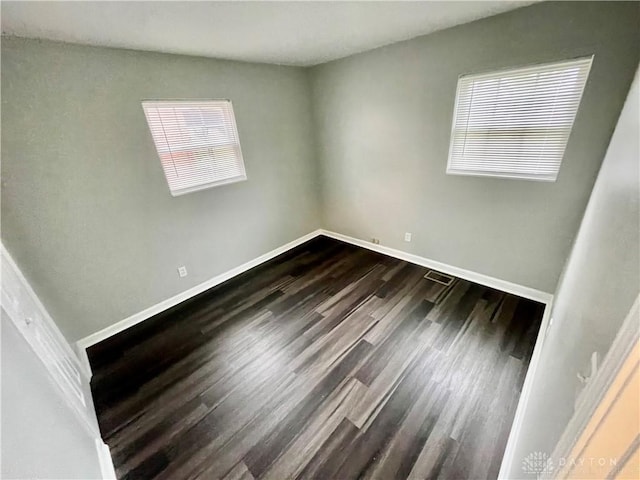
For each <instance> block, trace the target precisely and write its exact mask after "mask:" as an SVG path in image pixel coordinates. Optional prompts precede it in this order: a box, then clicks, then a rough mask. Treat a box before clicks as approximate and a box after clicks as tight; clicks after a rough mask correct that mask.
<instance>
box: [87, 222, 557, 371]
mask: <svg viewBox="0 0 640 480" xmlns="http://www.w3.org/2000/svg"><path fill="white" fill-rule="evenodd" d="M318 235H325V236H327V237H330V238H334V239H336V240H341V241H343V242H346V243H350V244H352V245H356V246H359V247H363V248H367V249H369V250H373V251H376V252H379V253H382V254H385V255H389V256H390V257H395V258H398V259H400V260H405V261H407V262H410V263H415V264H417V265H421V266H423V267H427V268H432V269H434V270H438V271H440V272H443V273H447V274H449V275H453V276H454V277H458V278H463V279H465V280H469V281H471V282H474V283H478V284H480V285H485V286H487V287H491V288H495V289H497V290H501V291H503V292H507V293H512V294H514V295H518V296H520V297H523V298H528V299H531V300H535V301H538V302H541V303H546V304H549V303H550V302H551V300H552V299H553V295H551V294H550V293H546V292H542V291H540V290H536V289H533V288H529V287H525V286H522V285H517V284H515V283H511V282H508V281H506V280H500V279H498V278H494V277H490V276H488V275H483V274H481V273H476V272H472V271H470V270H465V269H463V268H459V267H454V266H452V265H447V264H445V263H441V262H438V261H436V260H431V259H428V258H425V257H420V256H418V255H414V254H412V253H407V252H403V251H401V250H396V249H394V248H390V247H385V246H383V245H375V244H373V243H371V242H367V241H365V240H360V239H358V238H353V237H349V236H347V235H343V234H341V233H336V232H332V231H330V230H323V229H318V230H315V231H313V232H311V233H308V234H307V235H303V236H302V237H300V238H298V239H296V240H293V241H292V242H289V243H287V244H286V245H282V246H281V247H278V248H276V249H274V250H271V251H270V252H267V253H265V254H264V255H261V256H259V257H257V258H254V259H253V260H250V261H248V262H246V263H244V264H242V265H240V266H238V267H236V268H232V269H231V270H228V271H226V272H224V273H221V274H220V275H216V276H215V277H213V278H210V279H209V280H206V281H204V282H202V283H200V284H198V285H196V286H194V287H191V288H190V289H188V290H185V291H184V292H181V293H179V294H177V295H174V296H173V297H171V298H168V299H166V300H163V301H162V302H160V303H157V304H155V305H152V306H151V307H149V308H146V309H144V310H142V311H141V312H138V313H135V314H133V315H131V316H130V317H127V318H125V319H124V320H121V321H119V322H118V323H114V324H113V325H110V326H109V327H107V328H104V329H102V330H100V331H98V332H96V333H92V334H91V335H89V336H87V337H84V338H82V339H80V340H78V341H77V342H76V346H77V350H78V352H79V356H80V359H81V361H83V363H84V364H85V365H88V361H86V356H85V355H82V352H83V351H86V349H87V348H88V347H90V346H92V345H95V344H96V343H99V342H101V341H103V340H106V339H107V338H109V337H112V336H113V335H116V334H117V333H120V332H122V331H124V330H126V329H127V328H129V327H132V326H134V325H137V324H138V323H140V322H142V321H144V320H146V319H148V318H151V317H153V316H154V315H157V314H159V313H161V312H163V311H165V310H167V309H168V308H171V307H173V306H175V305H178V304H179V303H181V302H184V301H185V300H188V299H190V298H192V297H194V296H196V295H199V294H200V293H202V292H205V291H206V290H208V289H210V288H212V287H215V286H216V285H219V284H221V283H223V282H226V281H227V280H229V279H231V278H233V277H235V276H237V275H240V274H241V273H244V272H246V271H247V270H250V269H251V268H253V267H256V266H258V265H260V264H262V263H264V262H266V261H268V260H271V259H272V258H275V257H277V256H278V255H280V254H282V253H285V252H286V251H288V250H291V249H292V248H294V247H297V246H298V245H301V244H303V243H304V242H307V241H309V240H311V239H312V238H315V237H317V236H318Z"/></svg>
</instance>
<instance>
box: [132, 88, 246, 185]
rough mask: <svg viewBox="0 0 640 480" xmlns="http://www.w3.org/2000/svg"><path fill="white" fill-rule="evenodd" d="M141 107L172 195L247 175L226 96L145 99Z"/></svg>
mask: <svg viewBox="0 0 640 480" xmlns="http://www.w3.org/2000/svg"><path fill="white" fill-rule="evenodd" d="M142 107H143V110H144V113H145V116H146V119H147V123H148V125H149V130H150V132H151V136H152V138H153V141H154V144H155V146H156V150H157V152H158V156H159V157H160V162H161V164H162V168H163V171H164V174H165V177H166V179H167V183H168V185H169V189H170V190H171V193H172V194H176V193H183V192H184V191H187V190H191V191H192V190H193V189H195V188H196V187H200V186H207V185H209V186H211V185H215V184H221V183H229V182H231V181H235V180H242V179H246V173H245V169H244V161H243V158H242V151H241V149H240V141H239V138H238V131H237V127H236V123H235V117H234V114H233V106H232V105H231V102H230V101H228V100H206V101H196V100H185V101H144V102H142Z"/></svg>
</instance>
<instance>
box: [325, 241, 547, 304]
mask: <svg viewBox="0 0 640 480" xmlns="http://www.w3.org/2000/svg"><path fill="white" fill-rule="evenodd" d="M320 234H321V235H325V236H327V237H331V238H334V239H336V240H341V241H343V242H346V243H350V244H352V245H356V246H358V247H363V248H366V249H368V250H373V251H374V252H378V253H382V254H384V255H389V256H390V257H394V258H398V259H400V260H405V261H407V262H410V263H415V264H416V265H421V266H423V267H427V268H432V269H434V270H438V271H440V272H442V273H447V274H449V275H453V276H454V277H458V278H462V279H464V280H468V281H470V282H474V283H478V284H480V285H484V286H486V287H491V288H495V289H496V290H500V291H502V292H506V293H511V294H513V295H517V296H519V297H523V298H528V299H530V300H535V301H537V302H540V303H544V304H548V303H550V302H551V300H552V299H553V295H552V294H551V293H547V292H543V291H541V290H536V289H535V288H530V287H525V286H523V285H518V284H516V283H512V282H508V281H506V280H501V279H499V278H495V277H490V276H489V275H484V274H482V273H477V272H472V271H471V270H465V269H464V268H460V267H454V266H453V265H448V264H446V263H442V262H438V261H436V260H431V259H429V258H425V257H420V256H419V255H414V254H412V253H407V252H403V251H402V250H396V249H395V248H390V247H385V246H383V245H377V244H374V243H371V242H367V241H366V240H360V239H359V238H354V237H349V236H348V235H343V234H342V233H336V232H332V231H330V230H320Z"/></svg>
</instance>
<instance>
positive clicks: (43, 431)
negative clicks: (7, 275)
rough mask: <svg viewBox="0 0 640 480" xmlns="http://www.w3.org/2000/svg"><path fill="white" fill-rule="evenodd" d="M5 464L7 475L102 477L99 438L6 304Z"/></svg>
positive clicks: (3, 325) (3, 321)
mask: <svg viewBox="0 0 640 480" xmlns="http://www.w3.org/2000/svg"><path fill="white" fill-rule="evenodd" d="M0 316H1V317H2V319H1V322H0V323H1V327H0V328H1V330H2V332H1V333H2V335H1V337H2V350H1V351H2V412H1V414H0V418H1V423H2V424H1V430H2V444H1V445H2V450H1V452H0V454H1V457H2V465H1V468H0V477H1V478H4V479H7V480H9V479H24V478H47V479H58V478H59V479H82V480H88V479H92V478H102V475H101V473H100V463H99V460H98V454H97V452H96V447H95V443H94V439H93V438H92V437H91V436H90V435H89V433H88V432H87V431H86V430H85V429H84V427H82V425H81V424H80V423H79V420H78V418H77V417H76V416H75V414H74V413H73V412H72V410H71V409H70V407H69V406H68V405H67V404H66V403H65V402H64V401H63V400H62V397H61V395H60V394H59V393H58V391H57V390H56V388H55V387H54V386H53V384H52V383H51V379H50V377H49V374H48V373H47V371H46V369H45V367H44V365H42V363H41V362H40V360H38V358H37V357H36V356H35V354H34V353H33V351H32V350H31V349H30V347H29V345H27V343H26V341H25V340H24V338H23V337H22V336H21V335H20V333H19V332H18V331H17V330H16V328H15V326H14V325H13V323H12V322H11V320H9V317H8V316H7V315H6V314H5V312H4V310H2V311H1V313H0Z"/></svg>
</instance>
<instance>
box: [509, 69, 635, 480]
mask: <svg viewBox="0 0 640 480" xmlns="http://www.w3.org/2000/svg"><path fill="white" fill-rule="evenodd" d="M639 82H640V79H639V78H638V74H636V78H635V80H634V83H633V85H632V88H631V91H630V92H629V97H628V98H627V101H626V103H625V106H624V109H623V111H622V114H621V115H620V120H619V121H618V125H617V127H616V129H615V132H614V134H613V137H612V139H611V144H610V145H609V149H608V150H607V154H606V157H605V159H604V162H603V164H602V167H601V169H600V173H599V174H598V179H597V181H596V184H595V186H594V189H593V194H592V196H591V199H590V200H589V204H588V206H587V209H586V212H585V215H584V219H583V221H582V224H581V226H580V230H579V232H578V236H577V238H576V241H575V245H574V246H573V249H572V251H571V255H570V257H569V260H568V262H567V265H566V268H565V271H564V273H563V275H562V279H561V281H560V285H559V289H558V292H557V294H556V298H555V305H554V307H553V311H552V318H553V325H552V327H551V329H550V330H549V333H548V337H547V339H546V341H545V344H544V348H543V350H542V356H541V359H540V364H539V367H538V369H537V372H536V376H535V377H534V381H533V385H532V395H531V399H530V400H529V404H528V406H527V410H526V411H525V417H524V423H523V429H522V432H521V435H520V438H519V439H518V440H517V442H516V445H515V449H516V450H515V451H516V454H515V463H514V465H513V467H512V471H511V472H510V474H509V475H508V478H519V477H520V476H522V470H521V468H520V467H521V465H522V459H523V458H524V457H525V456H526V455H527V454H529V453H531V452H546V453H548V454H551V453H552V451H553V448H554V446H555V444H556V443H557V441H558V440H559V438H560V435H561V434H562V431H563V430H564V428H565V427H566V425H567V423H568V422H569V419H570V418H571V416H572V414H573V405H574V402H575V399H576V395H577V393H578V392H579V390H580V384H579V382H578V379H577V376H576V374H577V373H578V372H580V373H582V374H583V375H588V374H589V372H590V356H591V353H592V352H594V351H595V352H598V353H599V355H600V362H602V359H603V358H604V356H605V354H606V353H607V351H608V350H609V347H610V346H611V344H612V343H613V339H614V338H615V335H616V333H617V331H618V330H619V328H620V326H621V325H622V322H623V321H624V319H625V318H626V316H627V314H628V312H629V310H630V309H631V306H632V305H633V302H634V300H635V299H636V297H637V296H638V294H639V293H640V251H639V249H638V246H639V245H640V161H639V159H640V140H639V139H638V132H640V85H639Z"/></svg>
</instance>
